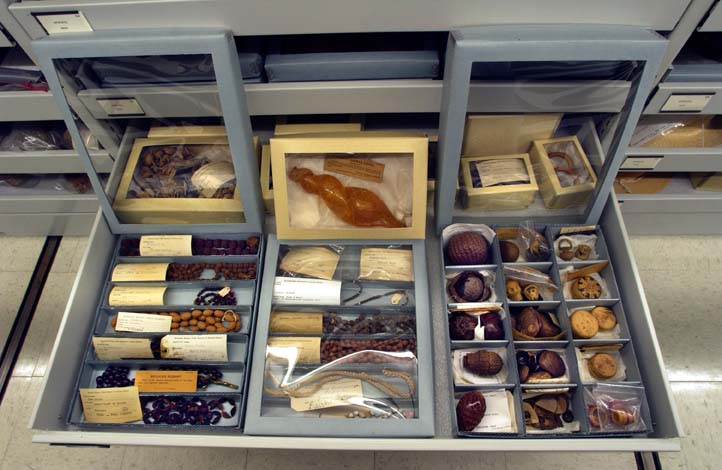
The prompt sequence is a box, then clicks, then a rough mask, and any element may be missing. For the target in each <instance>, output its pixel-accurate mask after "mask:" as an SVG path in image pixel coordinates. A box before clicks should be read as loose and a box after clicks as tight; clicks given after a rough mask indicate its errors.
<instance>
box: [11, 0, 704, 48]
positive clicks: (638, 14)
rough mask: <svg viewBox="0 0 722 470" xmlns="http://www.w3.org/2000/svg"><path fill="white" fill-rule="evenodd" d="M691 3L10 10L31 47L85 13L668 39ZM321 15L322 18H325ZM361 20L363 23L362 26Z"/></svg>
mask: <svg viewBox="0 0 722 470" xmlns="http://www.w3.org/2000/svg"><path fill="white" fill-rule="evenodd" d="M689 3H690V1H689V0H681V1H680V0H640V1H634V2H628V1H625V0H609V1H606V2H595V3H586V4H585V5H584V6H583V8H580V6H579V3H578V2H575V1H573V0H554V1H548V2H545V3H544V6H543V7H540V6H539V4H538V3H537V2H535V1H533V0H524V1H521V2H514V3H506V4H505V3H499V2H495V1H493V0H485V1H483V2H479V1H475V0H451V1H447V2H443V3H439V2H435V1H433V0H424V1H423V2H410V1H405V2H393V3H389V2H384V1H382V0H373V1H368V2H357V1H352V0H343V1H337V2H331V3H329V2H326V1H324V0H313V1H310V2H303V3H299V2H285V3H284V4H283V14H279V10H278V4H277V3H273V2H246V3H245V4H244V5H243V6H242V7H240V6H239V4H238V2H235V1H234V0H218V1H214V2H213V6H212V8H209V5H208V2H205V1H202V0H193V1H172V2H167V1H161V0H150V1H148V0H146V1H142V2H137V1H128V0H121V1H111V2H106V1H98V0H75V1H73V0H35V1H32V0H31V1H20V2H17V3H14V4H12V5H11V6H10V10H11V11H12V13H13V15H15V17H16V18H17V20H18V21H19V22H20V23H21V24H22V25H23V27H24V28H25V30H26V31H27V32H28V34H29V35H30V36H31V37H32V38H33V39H38V38H40V37H42V36H45V34H46V32H45V30H44V29H43V27H42V26H41V24H40V23H39V22H38V20H37V18H36V17H35V16H34V15H45V14H52V13H54V12H55V13H60V12H62V13H69V12H78V11H79V12H81V13H82V14H83V15H84V16H85V18H86V19H87V20H88V23H89V24H90V26H91V28H93V29H94V30H108V29H121V28H133V29H136V28H164V27H167V25H169V24H172V25H174V26H176V27H223V28H227V29H229V30H231V31H232V32H233V34H236V35H263V34H316V33H335V32H344V31H346V32H348V31H354V32H371V31H448V30H451V29H454V28H459V27H463V26H467V25H486V24H520V23H549V24H553V23H567V24H574V23H576V24H625V25H634V26H645V27H649V28H652V29H655V30H658V31H670V30H672V29H673V28H674V27H675V25H676V24H677V20H678V19H679V17H680V16H681V15H682V13H683V12H684V11H685V9H686V8H687V5H688V4H689ZM318 12H322V13H321V14H319V13H318ZM359 19H362V20H361V21H359Z"/></svg>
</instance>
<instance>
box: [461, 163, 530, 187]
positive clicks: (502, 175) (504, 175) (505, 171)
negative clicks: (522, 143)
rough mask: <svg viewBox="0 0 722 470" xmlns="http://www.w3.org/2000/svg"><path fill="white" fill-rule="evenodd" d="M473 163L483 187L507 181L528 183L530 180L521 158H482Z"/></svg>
mask: <svg viewBox="0 0 722 470" xmlns="http://www.w3.org/2000/svg"><path fill="white" fill-rule="evenodd" d="M474 163H475V164H476V171H478V172H479V178H480V179H481V186H482V187H484V188H486V187H489V186H495V185H499V184H507V183H515V184H525V183H527V184H528V183H529V182H530V181H531V180H530V178H529V174H528V173H527V171H526V166H525V165H524V160H523V159H521V158H506V159H502V160H482V161H478V162H474Z"/></svg>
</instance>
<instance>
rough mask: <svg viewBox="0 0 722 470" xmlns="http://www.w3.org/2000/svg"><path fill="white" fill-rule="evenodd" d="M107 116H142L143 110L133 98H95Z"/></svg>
mask: <svg viewBox="0 0 722 470" xmlns="http://www.w3.org/2000/svg"><path fill="white" fill-rule="evenodd" d="M95 101H96V102H97V103H98V106H100V107H101V108H103V111H105V114H107V115H108V116H143V115H144V114H145V111H143V108H142V107H141V106H140V103H138V100H136V99H135V98H113V99H97V100H95Z"/></svg>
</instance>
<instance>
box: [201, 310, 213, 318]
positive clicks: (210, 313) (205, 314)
mask: <svg viewBox="0 0 722 470" xmlns="http://www.w3.org/2000/svg"><path fill="white" fill-rule="evenodd" d="M211 315H213V310H211V309H209V308H207V309H205V310H203V316H205V317H210V316H211Z"/></svg>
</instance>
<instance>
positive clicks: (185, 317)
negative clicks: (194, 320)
mask: <svg viewBox="0 0 722 470" xmlns="http://www.w3.org/2000/svg"><path fill="white" fill-rule="evenodd" d="M180 317H181V320H185V321H188V320H190V319H191V317H192V315H191V312H183V313H181V315H180Z"/></svg>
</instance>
